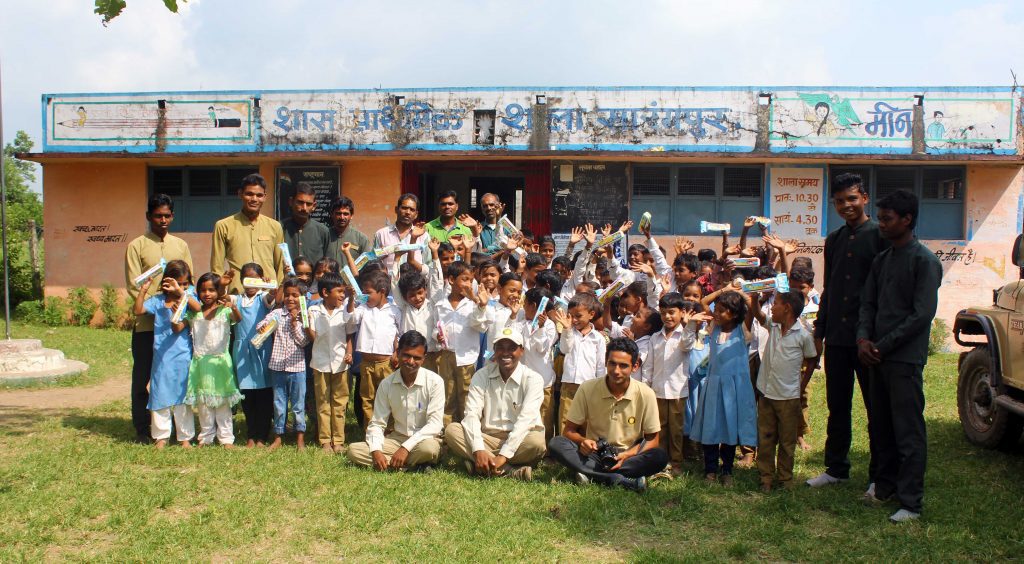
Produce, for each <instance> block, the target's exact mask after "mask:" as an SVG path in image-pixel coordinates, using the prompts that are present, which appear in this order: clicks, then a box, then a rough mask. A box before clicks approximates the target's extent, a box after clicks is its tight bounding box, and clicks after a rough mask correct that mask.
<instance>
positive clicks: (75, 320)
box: [68, 286, 99, 327]
mask: <svg viewBox="0 0 1024 564" xmlns="http://www.w3.org/2000/svg"><path fill="white" fill-rule="evenodd" d="M68 305H69V306H70V308H71V324H72V325H80V326H82V327H85V326H87V325H89V322H90V321H92V316H93V315H94V314H95V313H96V310H97V309H99V304H97V303H96V300H94V299H93V297H92V293H90V292H89V289H88V288H86V287H85V286H79V287H77V288H72V289H71V290H69V291H68Z"/></svg>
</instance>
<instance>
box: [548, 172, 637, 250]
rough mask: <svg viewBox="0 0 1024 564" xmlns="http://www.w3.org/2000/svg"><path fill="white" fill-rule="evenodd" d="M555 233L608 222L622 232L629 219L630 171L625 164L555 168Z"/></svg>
mask: <svg viewBox="0 0 1024 564" xmlns="http://www.w3.org/2000/svg"><path fill="white" fill-rule="evenodd" d="M551 179H552V182H551V231H552V232H553V233H568V232H569V231H571V230H572V228H573V227H576V226H578V225H583V224H586V223H592V224H594V226H595V227H600V226H603V225H604V224H606V223H610V224H612V226H613V227H614V228H615V229H618V228H619V226H620V225H622V223H623V222H625V221H626V219H627V218H628V217H629V168H628V165H627V164H625V163H573V164H556V165H554V170H553V174H552V175H551Z"/></svg>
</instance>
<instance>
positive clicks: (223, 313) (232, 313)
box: [185, 272, 242, 447]
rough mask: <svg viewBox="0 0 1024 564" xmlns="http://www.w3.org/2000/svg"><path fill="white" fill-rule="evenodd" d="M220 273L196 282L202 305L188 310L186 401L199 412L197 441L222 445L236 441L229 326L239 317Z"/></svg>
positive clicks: (237, 396)
mask: <svg viewBox="0 0 1024 564" xmlns="http://www.w3.org/2000/svg"><path fill="white" fill-rule="evenodd" d="M221 286H222V284H221V278H220V275H218V274H214V273H212V272H208V273H206V274H204V275H202V276H201V277H200V278H199V282H198V283H196V294H198V297H199V303H200V304H201V305H202V309H201V310H200V311H198V312H196V311H190V312H188V316H187V319H188V323H189V325H190V326H191V328H192V342H193V348H192V362H191V364H190V365H189V370H188V392H187V394H186V396H185V402H186V403H188V404H190V405H192V406H194V407H195V409H196V412H197V413H198V415H199V429H200V431H199V444H200V446H202V445H212V444H213V440H214V437H216V438H217V440H218V441H220V444H221V445H223V446H225V447H231V446H232V445H233V444H234V442H235V434H234V429H233V423H232V418H231V407H232V406H233V405H235V404H236V403H238V402H239V401H240V400H241V399H242V394H240V393H239V392H238V386H237V384H236V383H235V374H234V366H233V365H232V363H231V354H230V350H231V326H232V325H234V324H235V323H237V322H238V321H239V320H240V319H241V318H242V316H241V313H239V311H238V308H237V307H236V306H235V304H234V302H233V301H232V300H231V299H230V297H228V296H227V295H223V294H221Z"/></svg>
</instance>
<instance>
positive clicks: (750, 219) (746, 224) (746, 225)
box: [743, 216, 757, 229]
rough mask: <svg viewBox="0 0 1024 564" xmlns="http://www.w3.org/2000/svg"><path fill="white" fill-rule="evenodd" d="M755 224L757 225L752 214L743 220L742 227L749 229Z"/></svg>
mask: <svg viewBox="0 0 1024 564" xmlns="http://www.w3.org/2000/svg"><path fill="white" fill-rule="evenodd" d="M755 225H757V220H756V219H754V216H750V217H748V218H747V219H744V220H743V228H744V229H750V228H751V227H753V226H755Z"/></svg>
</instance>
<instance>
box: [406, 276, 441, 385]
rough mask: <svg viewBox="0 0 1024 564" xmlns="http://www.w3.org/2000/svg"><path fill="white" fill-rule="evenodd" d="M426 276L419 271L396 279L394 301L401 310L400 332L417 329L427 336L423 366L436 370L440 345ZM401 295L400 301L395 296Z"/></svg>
mask: <svg viewBox="0 0 1024 564" xmlns="http://www.w3.org/2000/svg"><path fill="white" fill-rule="evenodd" d="M427 292H428V283H427V277H426V276H424V275H423V274H420V273H419V272H410V273H408V274H406V275H405V276H402V277H401V278H400V279H399V280H398V296H396V299H395V303H396V305H398V308H399V309H400V310H401V311H402V323H401V332H402V333H403V334H404V333H406V332H407V331H418V332H419V333H420V334H421V335H424V336H425V337H426V338H427V356H426V357H425V358H424V359H423V368H426V369H427V370H430V371H431V372H437V371H438V366H437V362H438V358H439V357H440V355H441V347H440V345H438V344H437V308H436V307H435V305H434V302H433V301H431V299H430V298H429V297H427ZM398 297H401V298H402V299H401V301H399V300H398V299H397V298H398Z"/></svg>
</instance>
